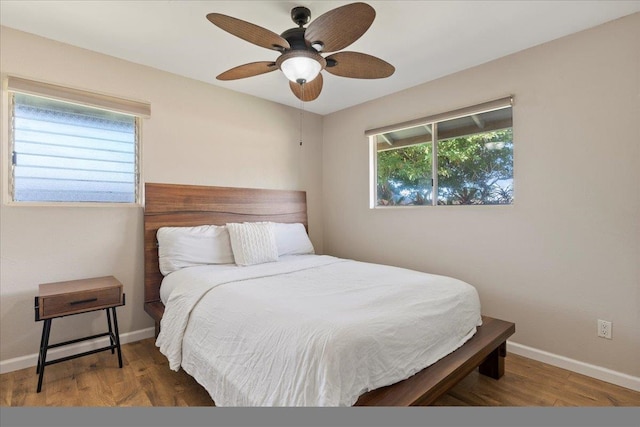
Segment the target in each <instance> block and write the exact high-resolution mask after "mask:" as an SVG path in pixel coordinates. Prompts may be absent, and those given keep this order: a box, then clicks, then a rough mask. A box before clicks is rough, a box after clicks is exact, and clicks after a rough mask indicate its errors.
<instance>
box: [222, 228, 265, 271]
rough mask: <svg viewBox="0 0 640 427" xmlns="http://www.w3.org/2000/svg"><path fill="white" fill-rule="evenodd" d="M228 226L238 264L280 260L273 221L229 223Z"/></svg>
mask: <svg viewBox="0 0 640 427" xmlns="http://www.w3.org/2000/svg"><path fill="white" fill-rule="evenodd" d="M227 228H228V230H229V236H230V237H231V248H232V249H233V256H234V258H235V260H236V264H238V265H253V264H262V263H264V262H271V261H277V260H278V247H277V246H276V237H275V234H274V232H273V229H274V227H273V223H271V222H244V223H242V224H239V223H229V224H227Z"/></svg>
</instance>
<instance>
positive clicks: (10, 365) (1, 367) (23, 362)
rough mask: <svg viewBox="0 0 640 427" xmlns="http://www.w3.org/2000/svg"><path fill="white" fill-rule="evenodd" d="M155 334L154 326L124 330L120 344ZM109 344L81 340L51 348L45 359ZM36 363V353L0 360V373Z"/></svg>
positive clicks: (57, 357)
mask: <svg viewBox="0 0 640 427" xmlns="http://www.w3.org/2000/svg"><path fill="white" fill-rule="evenodd" d="M154 335H155V328H147V329H140V330H138V331H133V332H125V333H124V334H120V344H127V343H130V342H135V341H140V340H143V339H145V338H151V337H153V336H154ZM107 345H109V338H108V337H104V338H99V339H95V340H88V341H83V342H80V343H76V344H70V345H68V346H64V347H58V348H54V349H51V350H49V351H48V352H47V359H48V360H53V359H59V358H61V357H66V356H71V355H73V354H78V353H83V352H85V351H91V350H95V349H97V348H100V347H105V346H107ZM37 363H38V353H34V354H29V355H26V356H21V357H16V358H13V359H7V360H2V361H0V374H4V373H7V372H13V371H17V370H19V369H24V368H31V367H35V366H36V364H37Z"/></svg>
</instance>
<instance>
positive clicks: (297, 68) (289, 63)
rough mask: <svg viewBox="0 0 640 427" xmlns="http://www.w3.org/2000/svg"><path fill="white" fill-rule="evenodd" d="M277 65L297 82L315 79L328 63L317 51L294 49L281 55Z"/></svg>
mask: <svg viewBox="0 0 640 427" xmlns="http://www.w3.org/2000/svg"><path fill="white" fill-rule="evenodd" d="M276 65H277V66H278V67H279V68H280V69H281V70H282V73H283V74H284V75H285V77H286V78H287V79H289V80H290V81H292V82H295V83H300V84H302V83H307V82H310V81H313V80H314V79H315V78H316V77H318V74H320V71H322V69H323V68H324V67H325V66H326V65H327V62H326V61H325V59H324V58H323V57H322V56H320V55H319V54H317V53H315V52H310V51H306V50H292V51H289V52H287V53H284V54H282V55H280V57H279V58H278V60H277V61H276Z"/></svg>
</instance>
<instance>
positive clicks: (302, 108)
mask: <svg viewBox="0 0 640 427" xmlns="http://www.w3.org/2000/svg"><path fill="white" fill-rule="evenodd" d="M300 86H302V87H301V89H302V96H301V97H300V98H301V99H300V146H301V147H302V127H303V124H304V86H305V83H302V84H301V85H300Z"/></svg>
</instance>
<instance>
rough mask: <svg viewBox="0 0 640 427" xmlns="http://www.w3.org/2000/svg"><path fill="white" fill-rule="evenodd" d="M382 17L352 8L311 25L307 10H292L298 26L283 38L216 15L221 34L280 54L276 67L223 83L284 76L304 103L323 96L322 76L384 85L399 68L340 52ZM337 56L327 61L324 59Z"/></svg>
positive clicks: (233, 72)
mask: <svg viewBox="0 0 640 427" xmlns="http://www.w3.org/2000/svg"><path fill="white" fill-rule="evenodd" d="M375 16H376V12H375V10H374V9H373V7H371V6H369V5H368V4H366V3H351V4H347V5H345V6H341V7H338V8H335V9H332V10H330V11H328V12H326V13H324V14H323V15H321V16H319V17H318V18H316V19H315V20H313V22H311V23H310V24H309V25H308V27H307V28H305V27H304V26H305V25H306V24H308V23H309V21H310V20H311V11H310V10H309V9H308V8H306V7H303V6H299V7H294V8H293V9H292V10H291V19H292V20H293V22H294V23H296V24H297V25H298V27H297V28H291V29H288V30H286V31H285V32H283V33H282V34H281V35H278V34H276V33H274V32H272V31H269V30H267V29H265V28H262V27H260V26H258V25H255V24H251V23H249V22H246V21H243V20H241V19H237V18H233V17H231V16H227V15H222V14H220V13H210V14H208V15H207V19H208V20H209V21H211V23H213V24H214V25H216V26H218V27H220V28H221V29H223V30H225V31H227V32H229V33H231V34H233V35H234V36H237V37H240V38H241V39H243V40H246V41H248V42H250V43H253V44H255V45H258V46H261V47H264V48H267V49H271V50H275V51H278V52H280V56H279V57H278V58H277V59H276V60H275V61H260V62H251V63H249V64H244V65H240V66H237V67H234V68H231V69H230V70H227V71H225V72H223V73H221V74H220V75H218V76H217V79H218V80H236V79H242V78H245V77H253V76H257V75H260V74H264V73H269V72H271V71H275V70H278V69H280V70H282V72H283V73H284V75H285V76H286V77H287V79H289V87H290V88H291V91H292V92H293V93H294V94H295V96H296V97H298V98H299V99H300V100H302V101H305V102H306V101H313V100H314V99H316V98H317V97H318V96H319V95H320V92H321V91H322V74H320V72H321V71H322V70H323V69H324V70H326V71H327V72H329V73H331V74H333V75H336V76H341V77H351V78H356V79H379V78H384V77H389V76H390V75H392V74H393V73H394V71H395V68H394V67H393V65H391V64H389V63H387V62H385V61H383V60H382V59H380V58H376V57H375V56H371V55H367V54H365V53H359V52H337V51H339V50H342V49H344V48H345V47H347V46H349V45H350V44H351V43H353V42H355V41H356V40H358V39H359V38H360V36H362V35H363V34H364V33H365V32H366V31H367V30H368V29H369V27H370V26H371V24H372V23H373V20H374V18H375ZM331 52H337V53H334V54H333V55H329V56H326V57H323V56H322V55H321V53H331Z"/></svg>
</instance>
